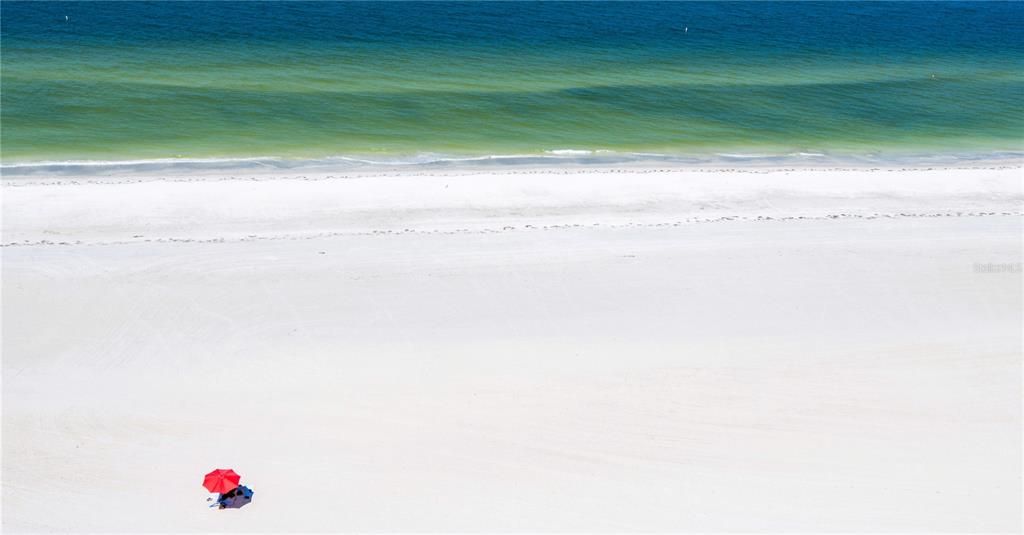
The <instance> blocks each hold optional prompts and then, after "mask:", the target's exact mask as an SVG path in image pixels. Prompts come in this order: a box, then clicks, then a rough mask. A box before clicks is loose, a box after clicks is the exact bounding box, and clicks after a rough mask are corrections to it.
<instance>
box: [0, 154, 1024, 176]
mask: <svg viewBox="0 0 1024 535" xmlns="http://www.w3.org/2000/svg"><path fill="white" fill-rule="evenodd" d="M1022 164H1024V151H1020V150H997V151H989V152H970V153H963V152H961V153H958V152H948V151H947V152H943V151H937V152H914V151H910V152H906V153H890V154H879V153H853V152H851V153H824V152H820V153H819V152H810V153H807V152H786V153H767V154H765V153H742V152H737V153H719V152H709V153H699V154H661V153H632V152H614V151H605V150H554V151H545V152H542V153H536V154H508V155H478V156H468V155H467V156H445V155H442V154H434V153H424V154H419V155H411V156H404V157H403V156H376V157H374V156H332V157H322V158H287V157H277V156H254V157H209V158H155V159H128V160H54V161H15V162H14V163H5V164H0V176H3V178H4V179H18V178H31V177H38V176H62V177H75V176H79V177H86V176H119V175H125V174H142V175H153V174H165V175H189V174H196V175H204V174H209V173H232V174H255V175H268V174H274V173H312V174H321V175H327V174H356V175H365V174H380V173H406V174H417V173H431V172H435V173H436V172H442V173H443V172H483V171H490V172H497V173H501V172H517V171H518V172H527V171H530V170H535V169H566V170H576V169H581V170H593V171H599V170H601V169H602V168H615V169H623V168H626V169H650V168H665V169H671V170H691V171H697V170H702V169H709V170H735V171H741V170H746V169H779V168H798V169H807V170H812V169H872V168H873V169H920V168H928V167H932V168H964V167H971V168H979V167H981V168H985V167H1002V166H1014V165H1017V166H1019V165H1022Z"/></svg>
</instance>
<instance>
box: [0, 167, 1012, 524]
mask: <svg viewBox="0 0 1024 535" xmlns="http://www.w3.org/2000/svg"><path fill="white" fill-rule="evenodd" d="M1022 176H1024V175H1022V168H1021V167H1020V165H1019V164H1013V165H1003V166H989V167H985V166H979V167H975V168H930V169H928V168H908V169H895V168H893V169H888V168H883V169H874V170H872V169H866V168H861V169H810V168H807V169H795V168H794V169H761V168H745V169H657V168H641V167H629V168H618V169H614V168H610V169H588V168H566V169H515V170H481V171H472V170H461V171H458V172H455V171H450V172H441V171H438V172H435V173H428V172H423V171H420V172H416V173H411V172H405V173H403V172H400V171H395V172H387V173H384V172H381V173H377V174H369V173H368V174H366V175H365V176H354V175H353V176H340V175H328V174H316V175H314V174H306V175H304V174H302V173H299V172H296V173H291V174H287V175H282V174H272V173H270V172H268V173H265V174H259V175H252V176H250V175H238V176H231V175H229V174H220V175H213V174H209V175H185V176H160V175H131V176H128V175H125V176H119V177H81V178H69V177H53V178H40V177H27V178H5V179H4V182H3V190H2V194H3V235H2V243H3V245H4V247H3V248H2V255H3V260H2V267H3V273H2V276H3V284H2V291H3V294H2V302H3V307H2V313H3V333H2V335H3V336H2V338H3V355H2V357H3V364H2V366H3V369H2V371H3V483H2V485H3V496H2V497H3V528H4V530H5V531H7V532H12V533H13V532H143V531H160V532H238V531H245V532H253V531H259V532H281V531H286V532H294V531H310V532H311V531H370V532H381V531H391V532H393V531H420V532H429V531H487V532H492V531H548V532H550V531H615V532H622V531H673V532H686V531H762V530H764V531H814V532H820V531H876V532H878V531H885V532H910V531H958V532H982V531H1019V530H1020V529H1021V498H1022V496H1021V468H1022V466H1021V393H1022V388H1021V359H1022V339H1021V322H1022V293H1021V292H1022V285H1021V273H1020V265H1021V264H1020V263H1021V255H1022V241H1021V240H1022V223H1024V217H1022V214H1024V212H1022V201H1024V195H1022V191H1021V188H1022V184H1021V180H1022ZM214 468H233V469H235V470H236V471H237V472H239V473H240V474H241V475H242V482H243V483H244V484H246V485H248V486H250V487H251V488H252V489H253V490H254V491H255V497H254V499H253V502H252V504H250V505H248V506H246V507H245V508H244V509H240V510H227V511H217V510H214V509H208V508H207V507H206V506H207V502H205V500H206V498H207V497H208V494H207V493H206V491H205V490H204V489H203V488H202V486H201V482H202V476H203V474H205V473H206V472H208V471H210V470H212V469H214Z"/></svg>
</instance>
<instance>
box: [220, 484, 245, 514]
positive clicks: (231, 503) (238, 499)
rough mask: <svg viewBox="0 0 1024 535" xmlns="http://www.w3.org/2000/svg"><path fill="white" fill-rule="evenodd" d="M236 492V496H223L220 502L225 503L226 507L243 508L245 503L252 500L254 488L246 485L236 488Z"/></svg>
mask: <svg viewBox="0 0 1024 535" xmlns="http://www.w3.org/2000/svg"><path fill="white" fill-rule="evenodd" d="M234 494H235V495H234V496H230V497H224V498H221V499H220V500H219V503H221V504H223V505H224V508H225V509H241V508H242V506H243V505H245V504H247V503H249V502H251V501H252V489H250V488H249V487H246V486H245V485H241V486H239V487H238V488H237V489H235V492H234Z"/></svg>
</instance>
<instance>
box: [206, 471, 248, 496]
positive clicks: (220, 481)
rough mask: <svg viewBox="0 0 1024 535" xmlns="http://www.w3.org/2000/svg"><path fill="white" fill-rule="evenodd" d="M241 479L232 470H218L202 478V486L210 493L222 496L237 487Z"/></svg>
mask: <svg viewBox="0 0 1024 535" xmlns="http://www.w3.org/2000/svg"><path fill="white" fill-rule="evenodd" d="M241 479H242V476H240V475H238V474H236V473H235V471H234V470H232V469H230V468H228V469H226V470H225V469H223V468H218V469H216V470H214V471H213V472H210V473H209V474H206V477H204V478H203V486H204V487H206V490H208V491H210V492H217V493H220V494H223V493H225V492H227V491H229V490H231V489H233V488H235V487H237V486H238V482H239V481H240V480H241Z"/></svg>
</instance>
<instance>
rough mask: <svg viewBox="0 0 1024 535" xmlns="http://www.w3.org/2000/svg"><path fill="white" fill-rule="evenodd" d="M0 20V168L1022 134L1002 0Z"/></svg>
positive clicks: (22, 9)
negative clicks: (992, 0) (32, 164)
mask: <svg viewBox="0 0 1024 535" xmlns="http://www.w3.org/2000/svg"><path fill="white" fill-rule="evenodd" d="M0 14H2V42H0V45H2V52H3V54H2V111H0V119H2V137H0V140H2V146H0V154H2V157H3V160H4V165H5V166H7V167H10V166H11V165H16V164H23V163H27V162H60V161H68V160H75V161H83V160H84V161H120V160H149V159H180V160H192V159H200V160H202V159H217V158H271V159H284V160H296V161H299V160H308V159H314V160H316V159H325V158H326V159H330V158H336V159H337V158H341V157H345V158H352V159H353V161H388V162H391V161H433V160H436V159H449V158H473V157H481V156H486V155H520V156H531V155H552V156H566V155H572V156H583V155H587V154H590V155H594V156H595V157H598V156H601V157H605V158H608V157H613V156H616V155H627V154H636V153H640V154H641V155H643V154H657V155H662V156H666V157H680V158H686V157H694V158H699V157H701V156H702V155H726V156H728V155H733V154H735V155H739V156H742V155H755V156H756V155H763V156H775V155H799V154H804V155H818V154H825V155H854V156H856V155H879V154H881V155H885V154H895V155H898V154H938V153H950V154H975V155H977V154H986V153H996V152H1001V153H1006V152H1009V153H1011V154H1016V153H1017V152H1019V151H1021V150H1024V141H1022V140H1024V111H1022V104H1021V102H1022V96H1024V68H1022V67H1024V61H1022V60H1024V40H1022V38H1021V35H1022V30H1024V4H1020V3H959V2H955V3H946V2H942V3H928V2H924V3H916V2H906V3H902V2H901V3H873V2H871V3H868V2H864V3H803V2H800V3H772V2H755V3H577V2H573V3H411V4H409V3H291V2H289V3H256V2H253V3H248V2H245V3H229V2H216V3H179V2H153V3H122V2H115V3H103V2H83V3H36V2H30V3H22V2H8V1H5V2H3V3H2V4H0ZM569 151H572V152H569ZM616 157H617V156H616ZM339 161H347V160H339Z"/></svg>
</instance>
